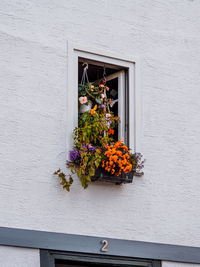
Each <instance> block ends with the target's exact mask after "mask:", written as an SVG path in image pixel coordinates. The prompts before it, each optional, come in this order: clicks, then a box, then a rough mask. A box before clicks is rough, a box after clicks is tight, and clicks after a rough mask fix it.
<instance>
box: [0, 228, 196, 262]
mask: <svg viewBox="0 0 200 267" xmlns="http://www.w3.org/2000/svg"><path fill="white" fill-rule="evenodd" d="M103 239H106V240H107V241H108V247H107V252H101V248H102V243H101V241H102V240H103ZM0 245H6V246H17V247H27V248H39V249H47V250H57V251H71V252H79V253H91V254H93V253H94V254H101V255H102V254H105V255H111V256H122V257H134V258H143V259H154V260H166V261H178V262H187V263H200V248H199V247H189V246H178V245H168V244H160V243H150V242H141V241H132V240H123V239H113V238H107V237H92V236H83V235H74V234H62V233H55V232H44V231H35V230H24V229H15V228H7V227H0Z"/></svg>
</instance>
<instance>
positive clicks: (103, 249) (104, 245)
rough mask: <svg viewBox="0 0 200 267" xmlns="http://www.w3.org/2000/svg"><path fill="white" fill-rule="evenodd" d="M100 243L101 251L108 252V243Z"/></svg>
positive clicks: (103, 241)
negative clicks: (101, 245)
mask: <svg viewBox="0 0 200 267" xmlns="http://www.w3.org/2000/svg"><path fill="white" fill-rule="evenodd" d="M101 243H102V244H103V247H102V248H101V251H103V252H106V251H108V250H107V249H106V248H107V246H108V241H107V240H102V241H101Z"/></svg>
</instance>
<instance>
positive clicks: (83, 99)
mask: <svg viewBox="0 0 200 267" xmlns="http://www.w3.org/2000/svg"><path fill="white" fill-rule="evenodd" d="M79 101H80V103H81V104H85V103H87V102H88V100H87V96H80V97H79Z"/></svg>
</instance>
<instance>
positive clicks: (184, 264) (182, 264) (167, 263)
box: [162, 261, 200, 267]
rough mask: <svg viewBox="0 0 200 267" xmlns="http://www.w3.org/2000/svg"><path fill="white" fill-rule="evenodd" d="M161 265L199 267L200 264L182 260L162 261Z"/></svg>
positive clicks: (163, 266) (167, 266)
mask: <svg viewBox="0 0 200 267" xmlns="http://www.w3.org/2000/svg"><path fill="white" fill-rule="evenodd" d="M162 267H200V264H190V263H182V262H171V261H163V262H162Z"/></svg>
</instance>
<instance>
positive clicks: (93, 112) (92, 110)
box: [90, 105, 97, 115]
mask: <svg viewBox="0 0 200 267" xmlns="http://www.w3.org/2000/svg"><path fill="white" fill-rule="evenodd" d="M96 109H97V105H95V106H94V108H92V109H91V110H90V114H91V115H94V114H95V113H96V111H95V110H96Z"/></svg>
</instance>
